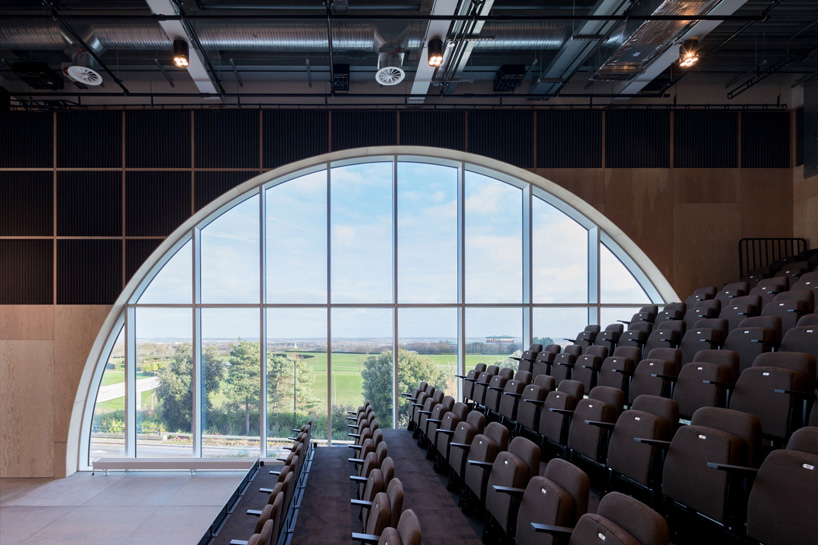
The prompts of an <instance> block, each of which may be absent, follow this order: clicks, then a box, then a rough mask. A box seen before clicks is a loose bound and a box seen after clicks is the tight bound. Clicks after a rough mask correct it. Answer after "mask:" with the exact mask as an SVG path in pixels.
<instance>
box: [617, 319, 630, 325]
mask: <svg viewBox="0 0 818 545" xmlns="http://www.w3.org/2000/svg"><path fill="white" fill-rule="evenodd" d="M617 322H619V323H620V324H627V325H630V322H628V321H626V320H617Z"/></svg>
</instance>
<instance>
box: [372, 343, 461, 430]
mask: <svg viewBox="0 0 818 545" xmlns="http://www.w3.org/2000/svg"><path fill="white" fill-rule="evenodd" d="M392 372H393V371H392V352H383V353H381V354H378V355H376V356H369V357H368V358H367V359H366V361H364V368H363V371H361V376H362V377H363V379H364V397H365V398H366V399H368V400H369V402H370V403H371V404H372V409H373V410H374V411H375V414H376V415H377V416H378V419H379V420H380V421H381V422H383V423H384V426H385V427H391V426H392ZM422 381H426V382H428V383H429V384H434V385H435V387H437V388H443V387H445V385H446V375H445V374H444V373H443V371H441V370H440V369H439V368H438V366H437V364H436V363H435V361H434V360H433V359H432V358H429V357H425V356H421V355H419V354H416V353H414V352H409V351H408V350H403V349H399V350H398V393H399V394H400V393H401V392H407V391H409V390H411V389H412V388H415V387H416V386H417V385H418V384H419V383H420V382H422ZM408 416H409V413H408V405H407V404H406V402H403V403H401V406H400V408H399V410H398V421H399V423H401V424H402V423H403V422H404V421H406V420H407V419H408Z"/></svg>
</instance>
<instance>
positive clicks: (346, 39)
mask: <svg viewBox="0 0 818 545" xmlns="http://www.w3.org/2000/svg"><path fill="white" fill-rule="evenodd" d="M195 29H196V33H197V35H198V37H199V41H200V42H201V44H202V47H204V48H205V49H207V50H228V51H275V52H310V51H315V52H323V51H327V49H328V48H329V44H328V42H327V27H326V25H325V24H322V23H298V22H293V23H292V24H285V23H251V24H241V23H229V22H228V23H216V22H210V21H199V22H197V23H196V27H195ZM389 30H391V32H386V31H385V30H384V29H383V28H381V27H380V26H377V25H374V24H370V23H360V24H358V23H352V22H344V23H343V24H336V25H333V29H332V47H333V50H334V51H369V52H373V53H374V52H378V51H379V49H380V46H381V44H382V43H384V42H385V41H389V42H397V43H400V44H401V45H402V47H403V48H404V49H421V48H422V47H423V37H424V33H425V25H423V24H418V23H412V24H410V25H409V26H408V27H406V26H404V27H402V28H400V29H389ZM567 33H568V28H567V27H566V26H565V25H561V24H555V23H554V24H550V23H549V24H535V23H529V22H519V21H496V22H487V23H486V24H485V25H484V26H483V31H482V32H481V33H480V37H479V39H475V40H473V41H472V43H473V48H474V49H476V50H481V51H512V50H530V51H537V50H557V49H559V48H560V47H561V46H562V44H563V43H564V42H565V39H566V36H567ZM381 36H387V37H388V39H384V38H382V37H381ZM83 40H84V41H85V42H86V43H88V44H89V45H90V46H91V47H93V49H94V50H95V51H96V52H98V53H99V52H102V51H104V50H105V49H112V50H132V51H143V50H151V49H168V50H169V49H171V48H172V44H171V41H170V39H168V37H167V34H166V33H165V32H164V31H163V30H162V28H161V27H160V26H159V25H158V24H156V23H144V22H140V23H136V24H130V23H128V24H126V23H94V24H93V25H92V26H91V27H90V28H89V29H88V31H87V32H85V34H84V36H83ZM70 47H74V43H73V41H72V40H70V37H68V36H64V35H63V33H62V31H61V28H60V25H59V24H58V23H56V22H50V23H39V22H33V23H22V24H16V25H14V26H11V25H8V26H6V25H3V26H0V49H6V50H37V51H42V50H59V49H66V48H70Z"/></svg>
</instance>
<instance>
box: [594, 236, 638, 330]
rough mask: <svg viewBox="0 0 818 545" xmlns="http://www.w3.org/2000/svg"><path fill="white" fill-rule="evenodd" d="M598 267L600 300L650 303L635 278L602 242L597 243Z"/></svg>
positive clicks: (606, 301) (605, 301)
mask: <svg viewBox="0 0 818 545" xmlns="http://www.w3.org/2000/svg"><path fill="white" fill-rule="evenodd" d="M599 269H600V271H599V278H600V281H599V284H600V286H599V292H600V301H601V302H603V303H650V299H649V298H648V296H647V294H646V293H645V290H643V289H642V287H641V286H640V285H639V282H637V281H636V278H634V277H633V275H632V274H631V273H630V271H628V269H626V268H625V266H624V265H623V264H622V262H621V261H619V259H617V258H616V256H615V255H613V253H612V252H611V251H610V250H609V249H608V247H607V246H605V245H604V244H600V245H599ZM623 319H627V318H623Z"/></svg>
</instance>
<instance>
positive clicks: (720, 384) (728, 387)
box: [702, 380, 736, 390]
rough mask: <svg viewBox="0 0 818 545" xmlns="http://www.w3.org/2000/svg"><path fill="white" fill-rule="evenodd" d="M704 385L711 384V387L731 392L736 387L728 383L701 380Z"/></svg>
mask: <svg viewBox="0 0 818 545" xmlns="http://www.w3.org/2000/svg"><path fill="white" fill-rule="evenodd" d="M702 382H704V383H705V384H712V385H713V386H720V387H722V388H727V389H728V390H732V389H733V388H734V387H735V386H736V385H735V384H730V383H729V382H719V381H718V380H703V381H702Z"/></svg>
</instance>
